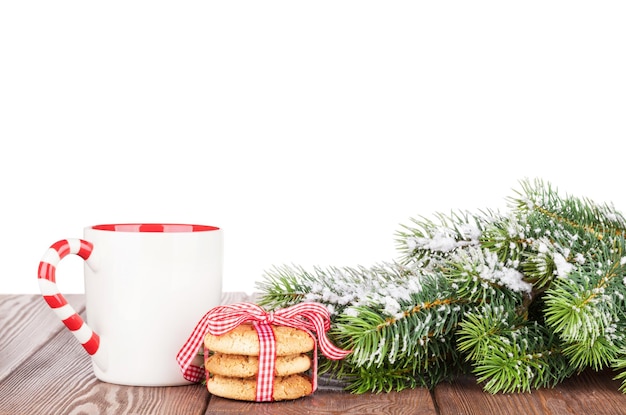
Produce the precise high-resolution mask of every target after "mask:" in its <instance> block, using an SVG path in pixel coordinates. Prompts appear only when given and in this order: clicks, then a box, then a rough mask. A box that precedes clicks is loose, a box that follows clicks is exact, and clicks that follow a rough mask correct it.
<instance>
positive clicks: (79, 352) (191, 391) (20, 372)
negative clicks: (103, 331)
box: [0, 330, 209, 415]
mask: <svg viewBox="0 0 626 415" xmlns="http://www.w3.org/2000/svg"><path fill="white" fill-rule="evenodd" d="M5 397H10V399H6V398H5ZM208 400H209V395H208V393H207V392H206V389H204V388H203V387H202V386H201V385H191V386H179V387H152V388H150V387H129V386H121V385H114V384H110V383H105V382H101V381H99V380H97V379H96V377H95V375H94V374H93V371H92V368H91V359H90V357H89V355H88V354H87V353H85V351H84V350H83V348H82V347H81V346H80V344H79V343H78V342H77V341H76V339H75V338H74V336H73V335H72V334H71V333H70V332H69V331H68V330H61V331H60V332H58V333H57V334H56V335H54V336H53V337H52V338H50V339H48V340H47V341H46V342H45V344H44V345H43V346H42V347H41V348H39V349H38V350H36V351H35V352H34V353H33V354H32V355H31V356H30V358H29V359H28V360H26V361H25V362H24V363H23V364H22V365H20V366H19V367H17V368H16V369H14V370H13V372H12V373H11V374H10V375H8V376H7V377H6V378H5V379H4V380H3V381H2V382H1V383H0V414H2V415H5V414H7V415H8V414H91V413H96V414H111V415H118V414H144V413H145V414H202V413H204V411H205V408H206V405H207V402H208Z"/></svg>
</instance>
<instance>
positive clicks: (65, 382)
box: [0, 293, 626, 415]
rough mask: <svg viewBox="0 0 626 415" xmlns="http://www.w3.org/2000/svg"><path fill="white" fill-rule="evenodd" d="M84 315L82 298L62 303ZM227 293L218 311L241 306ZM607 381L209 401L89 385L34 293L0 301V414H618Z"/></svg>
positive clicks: (585, 377)
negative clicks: (509, 389) (507, 389)
mask: <svg viewBox="0 0 626 415" xmlns="http://www.w3.org/2000/svg"><path fill="white" fill-rule="evenodd" d="M66 298H67V299H68V301H70V303H71V304H72V305H73V306H74V308H75V309H76V310H77V311H78V312H79V313H84V309H85V305H84V296H82V295H68V296H66ZM245 299H246V298H245V295H243V294H235V293H229V294H226V295H225V296H224V299H223V301H224V302H225V303H228V302H234V301H242V300H245ZM612 377H613V373H611V372H610V371H608V372H600V373H595V372H585V373H583V374H581V375H579V376H577V377H574V378H571V379H569V380H567V381H566V382H564V383H563V384H561V385H560V386H558V387H556V388H554V389H545V390H537V391H533V392H532V393H520V394H510V395H505V394H499V395H491V394H488V393H485V392H483V391H482V389H481V387H480V386H479V385H478V384H477V383H476V382H475V380H474V379H473V378H472V377H465V378H462V379H459V380H457V381H455V382H453V383H444V384H441V385H439V386H437V387H436V388H435V389H434V390H433V391H429V390H427V389H423V388H418V389H413V390H405V391H402V392H391V393H381V394H364V395H353V394H349V393H346V392H343V391H342V390H340V388H339V387H338V386H337V385H336V384H335V385H333V384H332V383H330V382H324V381H323V380H322V382H321V384H320V388H319V389H318V391H317V392H316V393H314V394H313V395H311V396H307V397H305V398H301V399H298V400H294V401H285V402H275V403H249V402H239V401H231V400H228V399H223V398H219V397H212V396H211V395H210V394H209V393H208V392H207V390H206V389H205V388H204V387H203V386H202V385H190V386H176V387H130V386H120V385H114V384H109V383H104V382H101V381H99V380H97V379H96V377H95V376H94V374H93V372H92V370H91V363H90V358H89V356H88V355H87V353H85V351H84V350H83V348H82V347H81V346H80V344H79V343H78V342H77V341H76V339H75V338H74V337H73V335H72V334H71V333H70V332H69V331H68V330H66V329H65V326H64V325H63V324H62V323H61V322H60V321H59V320H58V319H57V318H56V316H55V315H54V313H53V312H52V311H51V310H50V309H49V308H48V306H47V305H46V304H45V302H44V301H43V299H42V298H41V296H40V295H0V414H1V415H8V414H11V415H16V414H20V415H21V414H27V415H31V414H44V415H47V414H51V415H52V414H114V415H121V414H238V413H240V414H298V415H301V414H342V415H344V414H366V413H372V414H379V413H384V414H414V415H415V414H418V415H433V414H454V415H459V414H503V415H511V414H576V415H582V414H626V395H625V394H622V393H621V392H620V391H619V390H618V388H619V382H617V381H614V380H612Z"/></svg>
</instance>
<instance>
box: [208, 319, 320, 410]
mask: <svg viewBox="0 0 626 415" xmlns="http://www.w3.org/2000/svg"><path fill="white" fill-rule="evenodd" d="M271 327H272V330H273V332H274V338H275V339H276V345H275V347H276V365H275V370H274V390H273V400H275V401H281V400H288V399H297V398H301V397H303V396H306V395H310V394H311V393H312V392H313V384H312V382H311V378H310V377H309V376H308V375H306V374H305V372H307V371H308V370H309V369H310V368H311V358H310V357H309V355H308V354H307V353H308V352H310V351H311V350H313V348H314V340H313V338H312V337H311V336H310V335H309V334H308V333H307V332H306V331H303V330H298V329H295V328H291V327H285V326H271ZM204 345H205V347H206V349H208V350H210V351H211V352H212V354H211V355H210V356H209V357H208V358H207V359H206V364H205V367H206V369H207V371H208V372H209V374H210V376H209V378H208V379H207V389H208V391H209V392H210V393H211V394H213V395H216V396H221V397H223V398H229V399H237V400H244V401H254V400H255V399H256V379H257V375H258V371H259V359H258V356H259V338H258V334H257V332H256V330H255V328H254V326H253V325H251V324H242V325H240V326H238V327H236V328H235V329H233V330H231V331H229V332H228V333H226V334H223V335H221V336H214V335H212V334H207V335H206V336H205V338H204Z"/></svg>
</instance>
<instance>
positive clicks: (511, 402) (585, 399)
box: [434, 371, 626, 415]
mask: <svg viewBox="0 0 626 415" xmlns="http://www.w3.org/2000/svg"><path fill="white" fill-rule="evenodd" d="M613 376H614V374H613V373H612V372H611V371H603V372H599V373H596V372H593V371H586V372H584V373H582V374H581V375H579V376H575V377H572V378H570V379H567V380H566V381H565V382H563V383H562V384H560V385H558V386H557V387H555V388H553V389H540V390H534V391H532V392H531V393H514V394H495V395H493V394H489V393H487V392H484V391H483V390H482V388H481V386H480V385H479V384H477V383H476V380H475V379H474V378H473V377H471V376H466V377H463V378H460V379H458V380H456V381H454V382H453V383H450V384H448V383H443V384H441V385H438V386H437V387H436V388H435V392H434V394H435V400H436V402H437V405H438V407H439V411H440V412H439V413H440V414H442V415H445V414H466V415H472V414H485V413H489V414H502V415H510V414H515V413H524V414H537V415H544V414H545V415H569V414H571V415H579V414H607V415H608V414H615V415H618V414H624V411H625V410H626V395H625V394H623V393H622V392H620V391H619V390H618V388H619V382H616V381H614V380H613V379H612V378H613Z"/></svg>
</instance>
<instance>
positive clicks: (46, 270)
mask: <svg viewBox="0 0 626 415" xmlns="http://www.w3.org/2000/svg"><path fill="white" fill-rule="evenodd" d="M92 250H93V244H92V243H91V242H88V241H85V240H82V239H63V240H60V241H58V242H56V243H54V244H52V246H50V248H48V250H47V251H46V253H45V254H44V256H43V258H42V259H41V262H40V263H39V272H38V281H39V289H40V290H41V294H42V295H43V299H44V300H45V301H46V303H48V305H49V306H50V308H52V310H54V312H55V313H56V315H57V316H58V317H59V318H60V319H61V321H63V324H65V326H66V327H67V328H68V329H69V330H70V331H71V332H72V334H74V336H75V337H76V338H77V339H78V341H79V342H80V343H81V344H82V345H83V347H84V348H85V350H86V351H87V353H89V354H90V355H94V354H95V353H96V352H97V351H98V348H99V347H100V337H99V336H98V335H97V334H96V333H95V332H94V331H93V330H91V328H90V327H89V326H88V325H87V324H85V322H84V321H83V319H82V318H81V316H79V315H78V313H77V312H76V311H75V310H74V308H73V307H72V306H71V305H70V304H68V302H67V300H66V299H65V297H63V295H62V294H61V293H60V292H59V289H58V287H57V284H56V276H55V274H56V266H57V264H58V263H59V261H61V260H62V259H63V258H64V257H66V256H67V255H68V254H74V255H78V256H79V257H81V258H83V259H84V260H87V259H88V258H89V256H90V255H91V252H92Z"/></svg>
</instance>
